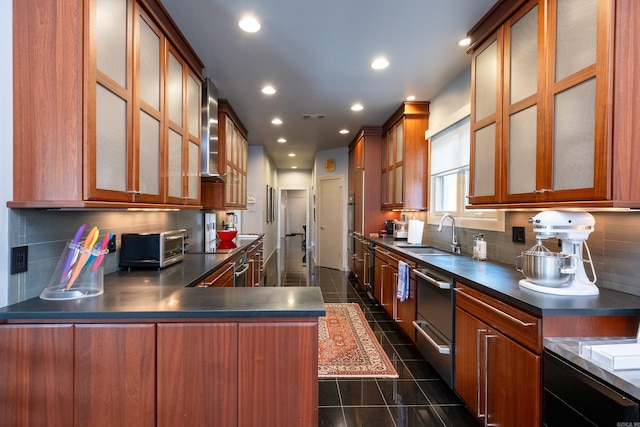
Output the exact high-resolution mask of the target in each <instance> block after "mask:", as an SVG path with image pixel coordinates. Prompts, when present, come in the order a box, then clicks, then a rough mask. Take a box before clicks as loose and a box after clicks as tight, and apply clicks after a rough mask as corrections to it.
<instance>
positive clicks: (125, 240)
mask: <svg viewBox="0 0 640 427" xmlns="http://www.w3.org/2000/svg"><path fill="white" fill-rule="evenodd" d="M186 231H187V230H185V229H180V230H171V231H163V232H161V233H124V234H122V235H121V236H120V237H121V240H120V267H128V268H131V267H142V268H164V267H167V266H169V265H171V264H175V263H176V262H180V261H182V259H183V258H184V244H185V235H186Z"/></svg>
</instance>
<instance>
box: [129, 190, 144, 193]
mask: <svg viewBox="0 0 640 427" xmlns="http://www.w3.org/2000/svg"><path fill="white" fill-rule="evenodd" d="M127 194H142V191H140V190H129V191H127Z"/></svg>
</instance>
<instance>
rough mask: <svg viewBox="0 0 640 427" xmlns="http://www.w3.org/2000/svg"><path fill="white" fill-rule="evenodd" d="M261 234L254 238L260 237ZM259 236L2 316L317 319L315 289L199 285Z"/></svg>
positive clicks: (118, 275)
mask: <svg viewBox="0 0 640 427" xmlns="http://www.w3.org/2000/svg"><path fill="white" fill-rule="evenodd" d="M258 237H259V236H257V237H256V238H258ZM256 238H245V239H241V240H239V241H238V242H237V244H238V250H237V251H234V252H232V253H229V254H196V253H188V254H186V255H185V257H184V260H183V261H182V262H179V263H177V264H174V265H171V266H169V267H166V268H163V269H161V270H156V269H150V270H134V269H132V270H119V271H117V272H115V273H111V274H107V275H105V276H104V293H103V294H102V295H98V296H95V297H90V298H80V299H75V300H66V301H50V300H42V299H40V298H38V297H36V298H31V299H29V300H26V301H23V302H20V303H17V304H13V305H10V306H7V307H2V308H0V320H2V319H50V320H57V319H140V318H154V319H169V318H247V317H317V316H324V315H325V306H324V300H323V298H322V293H321V291H320V288H317V287H248V288H195V287H188V286H189V285H193V284H195V283H198V282H199V281H200V280H202V279H204V278H205V277H207V276H208V275H209V274H211V273H212V272H213V271H214V270H216V269H217V268H220V267H221V266H223V265H224V264H225V261H227V260H229V259H232V258H234V257H235V256H237V254H238V253H239V252H241V251H242V250H243V249H246V247H248V246H249V245H250V244H251V243H252V242H254V241H255V240H256Z"/></svg>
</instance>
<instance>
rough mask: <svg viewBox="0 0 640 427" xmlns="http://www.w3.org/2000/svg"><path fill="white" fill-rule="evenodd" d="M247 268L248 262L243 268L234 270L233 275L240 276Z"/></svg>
mask: <svg viewBox="0 0 640 427" xmlns="http://www.w3.org/2000/svg"><path fill="white" fill-rule="evenodd" d="M248 269H249V264H245V265H244V268H243V269H242V270H240V271H236V272H235V275H236V277H238V276H241V275H242V274H244V273H245V272H246V271H247V270H248Z"/></svg>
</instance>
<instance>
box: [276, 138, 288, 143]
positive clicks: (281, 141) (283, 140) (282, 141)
mask: <svg viewBox="0 0 640 427" xmlns="http://www.w3.org/2000/svg"><path fill="white" fill-rule="evenodd" d="M278 142H279V143H280V144H284V143H285V142H287V140H286V139H285V138H278Z"/></svg>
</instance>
